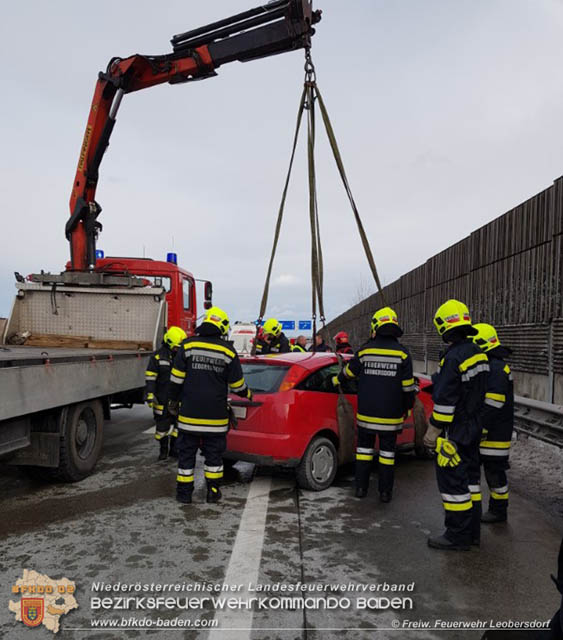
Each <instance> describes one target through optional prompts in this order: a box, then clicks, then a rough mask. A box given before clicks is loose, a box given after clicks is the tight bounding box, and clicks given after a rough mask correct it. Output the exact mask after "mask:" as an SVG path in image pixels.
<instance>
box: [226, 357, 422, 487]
mask: <svg viewBox="0 0 563 640" xmlns="http://www.w3.org/2000/svg"><path fill="white" fill-rule="evenodd" d="M344 357H345V358H346V359H348V358H350V357H351V356H344ZM241 362H242V369H243V372H244V377H245V379H246V382H247V384H248V386H249V387H250V388H251V389H252V391H253V392H254V399H253V401H252V402H248V401H247V400H241V399H240V398H237V397H236V396H231V405H232V407H233V411H234V414H235V416H236V418H237V422H238V424H237V426H236V428H235V429H231V430H230V431H229V433H228V435H227V452H226V453H225V458H227V459H230V460H246V461H248V462H254V463H256V464H259V465H265V466H284V467H294V468H295V469H296V475H297V481H298V483H299V485H300V486H301V487H302V488H304V489H311V490H314V491H321V490H322V489H326V488H327V487H328V486H330V485H331V483H332V481H333V480H334V477H335V475H336V471H337V469H338V465H339V464H344V463H346V462H351V461H352V460H353V459H354V452H355V429H348V430H347V431H346V430H343V432H344V434H345V435H344V436H343V437H344V440H345V441H344V442H343V441H342V438H341V436H340V432H339V421H338V417H337V404H338V396H339V393H338V390H337V389H335V388H334V386H333V385H332V381H331V379H332V377H333V376H335V375H336V374H337V373H338V372H339V371H340V365H339V364H338V360H337V357H336V355H335V354H334V353H314V354H313V353H285V354H280V355H269V356H257V357H254V358H251V357H248V358H241ZM428 384H429V381H420V385H421V387H424V386H426V385H428ZM345 385H346V386H344V387H343V392H344V394H345V396H346V398H347V399H348V401H349V402H350V403H351V405H352V408H353V411H354V413H355V411H356V405H357V383H356V381H354V380H352V381H348V382H346V383H345ZM418 398H419V401H418V402H417V404H416V405H415V410H414V411H413V413H414V415H415V420H414V421H413V418H412V417H410V418H409V419H408V420H407V421H406V422H405V425H404V428H403V430H402V431H401V432H400V433H399V437H398V440H397V444H398V450H399V451H400V450H405V449H413V448H415V447H416V448H417V449H418V448H419V447H422V436H423V435H424V431H425V429H426V419H425V418H427V417H428V416H429V415H430V413H431V411H432V400H431V397H430V395H429V394H427V393H422V394H420V395H419V396H418ZM341 422H342V421H341ZM415 423H416V428H415ZM341 428H342V426H341Z"/></svg>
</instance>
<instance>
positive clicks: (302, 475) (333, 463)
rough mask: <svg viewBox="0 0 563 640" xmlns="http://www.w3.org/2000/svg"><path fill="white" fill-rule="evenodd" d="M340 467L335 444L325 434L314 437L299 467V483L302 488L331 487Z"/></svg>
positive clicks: (312, 489)
mask: <svg viewBox="0 0 563 640" xmlns="http://www.w3.org/2000/svg"><path fill="white" fill-rule="evenodd" d="M337 469H338V454H337V453H336V447H335V446H334V444H333V443H332V442H331V441H330V440H329V439H328V438H325V437H324V436H317V437H316V438H313V440H311V442H310V443H309V446H308V447H307V450H306V451H305V454H304V455H303V457H302V458H301V462H300V463H299V466H298V467H297V484H298V485H299V486H300V487H301V488H302V489H310V490H311V491H322V490H323V489H326V488H327V487H330V485H331V484H332V481H333V480H334V476H335V475H336V471H337Z"/></svg>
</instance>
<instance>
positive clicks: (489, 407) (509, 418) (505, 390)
mask: <svg viewBox="0 0 563 640" xmlns="http://www.w3.org/2000/svg"><path fill="white" fill-rule="evenodd" d="M508 353H509V350H508V349H505V348H504V347H503V346H499V347H496V348H494V349H492V350H491V351H489V352H487V356H488V358H489V369H490V371H489V378H488V381H487V392H486V393H485V403H484V406H483V412H482V422H483V425H482V426H483V438H484V439H483V440H482V441H481V443H480V445H479V448H480V450H481V453H482V454H483V455H489V456H495V457H496V456H498V457H507V456H508V453H509V449H510V440H511V437H512V428H513V425H514V383H513V381H512V373H511V372H510V367H509V366H508V365H507V364H506V362H505V361H504V357H505V356H506V355H507V354H508Z"/></svg>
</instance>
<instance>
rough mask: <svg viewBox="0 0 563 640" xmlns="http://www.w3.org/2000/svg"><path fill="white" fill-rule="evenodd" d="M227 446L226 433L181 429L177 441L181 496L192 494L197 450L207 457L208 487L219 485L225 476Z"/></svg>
mask: <svg viewBox="0 0 563 640" xmlns="http://www.w3.org/2000/svg"><path fill="white" fill-rule="evenodd" d="M226 448H227V434H226V433H212V434H209V433H201V434H200V433H193V432H187V431H182V430H179V433H178V440H177V443H176V452H177V454H178V475H177V476H176V491H177V493H178V495H179V496H182V495H184V496H185V495H191V494H192V493H193V490H194V470H195V459H196V454H197V450H198V449H201V452H202V453H203V457H204V458H205V465H204V467H203V469H204V473H205V479H206V481H207V486H208V487H218V486H219V484H220V482H221V479H222V478H223V454H224V453H225V450H226Z"/></svg>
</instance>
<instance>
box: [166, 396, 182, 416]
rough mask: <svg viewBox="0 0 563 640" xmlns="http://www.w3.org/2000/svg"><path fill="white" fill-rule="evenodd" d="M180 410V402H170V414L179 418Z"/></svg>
mask: <svg viewBox="0 0 563 640" xmlns="http://www.w3.org/2000/svg"><path fill="white" fill-rule="evenodd" d="M179 408H180V403H179V402H178V400H168V413H169V414H170V415H171V416H177V415H178V410H179Z"/></svg>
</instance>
